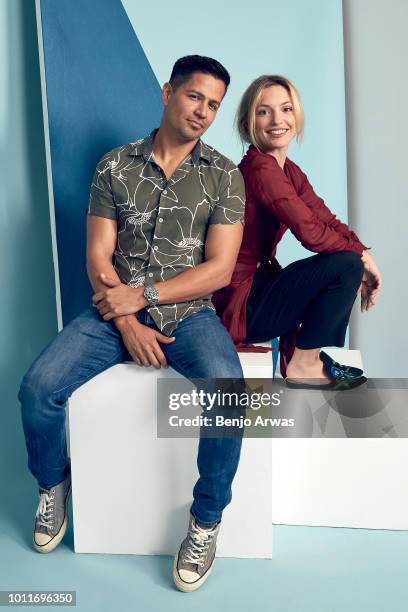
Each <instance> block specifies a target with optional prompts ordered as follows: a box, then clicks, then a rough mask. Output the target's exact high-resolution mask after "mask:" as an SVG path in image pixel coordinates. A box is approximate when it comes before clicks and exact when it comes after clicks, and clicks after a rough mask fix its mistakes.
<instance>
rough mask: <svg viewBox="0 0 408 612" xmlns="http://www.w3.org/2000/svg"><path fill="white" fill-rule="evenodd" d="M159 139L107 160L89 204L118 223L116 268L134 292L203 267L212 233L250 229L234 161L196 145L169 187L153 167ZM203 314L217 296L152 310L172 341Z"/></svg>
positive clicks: (116, 152)
mask: <svg viewBox="0 0 408 612" xmlns="http://www.w3.org/2000/svg"><path fill="white" fill-rule="evenodd" d="M154 135H155V131H153V132H152V133H151V134H150V136H148V137H147V138H145V139H143V140H138V141H137V142H133V143H130V144H127V145H124V146H122V147H118V148H116V149H113V150H112V151H110V152H109V153H107V154H106V155H105V156H104V157H103V158H102V159H101V160H100V162H99V163H98V165H97V167H96V170H95V174H94V177H93V181H92V187H91V194H90V199H89V206H88V214H90V215H96V216H100V217H106V218H108V219H115V220H116V221H117V243H116V248H115V252H114V258H113V265H114V267H115V270H116V272H117V273H118V276H119V278H120V279H121V281H122V282H123V283H126V284H127V285H129V286H130V287H142V286H144V285H153V284H155V283H158V282H161V281H165V280H168V279H170V278H173V277H175V276H177V275H179V274H180V273H181V272H185V271H186V270H189V269H191V268H194V267H195V266H197V265H198V264H200V263H202V262H203V261H204V246H205V240H206V234H207V230H208V226H209V225H211V224H215V223H221V224H227V225H229V224H233V223H237V222H240V223H242V224H243V223H244V206H245V186H244V181H243V178H242V175H241V173H240V171H239V170H238V168H237V167H236V166H235V165H234V164H233V163H232V162H231V161H230V160H229V159H227V158H226V157H224V156H223V155H221V154H220V153H218V151H216V150H215V149H213V148H211V147H209V146H208V145H206V144H204V143H203V142H202V141H198V142H197V144H196V146H195V147H194V149H193V151H192V152H191V154H190V155H189V156H188V157H187V158H186V159H185V160H184V161H183V162H182V163H181V164H180V166H179V167H178V168H177V170H176V171H175V172H174V174H173V175H172V177H171V178H170V179H169V180H167V178H166V176H165V174H164V172H163V170H162V169H161V168H160V166H159V165H158V164H157V163H156V162H155V160H154V156H153V140H154ZM203 308H211V309H213V310H214V306H213V304H212V302H211V295H207V296H204V297H201V298H199V299H195V300H192V301H188V302H179V303H177V304H160V305H157V306H155V307H148V308H147V310H148V312H149V314H150V315H151V317H152V318H153V319H154V321H155V323H156V325H157V326H158V327H159V329H160V330H161V331H162V332H163V333H165V334H167V335H171V334H172V332H173V331H174V330H175V328H176V327H177V325H178V323H179V322H180V321H182V320H183V319H185V318H186V317H187V316H190V315H192V314H194V313H196V312H199V311H200V310H202V309H203Z"/></svg>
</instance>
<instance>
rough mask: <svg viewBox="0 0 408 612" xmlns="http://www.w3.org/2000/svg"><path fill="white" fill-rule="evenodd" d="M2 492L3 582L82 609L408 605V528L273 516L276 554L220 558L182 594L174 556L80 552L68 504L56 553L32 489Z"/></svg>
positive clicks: (291, 611) (326, 611)
mask: <svg viewBox="0 0 408 612" xmlns="http://www.w3.org/2000/svg"><path fill="white" fill-rule="evenodd" d="M111 494H112V495H114V494H115V493H114V492H111ZM4 495H7V499H6V503H5V504H2V510H3V512H2V516H1V522H0V525H1V534H0V550H1V573H0V583H1V584H0V588H1V589H2V590H25V591H27V590H36V591H39V590H75V591H76V596H77V609H78V610H81V611H84V612H93V611H94V610H95V611H96V610H98V611H99V612H110V611H112V612H113V611H115V612H118V611H123V612H128V611H132V612H133V611H143V612H144V611H148V610H154V611H156V610H157V611H159V610H160V611H164V610H166V611H168V612H170V611H173V610H174V611H177V612H182V611H183V610H189V611H191V610H194V611H204V610H212V611H214V612H218V610H234V612H240V611H241V610H246V611H248V610H250V611H251V612H258V611H261V610H262V611H264V610H270V611H276V612H309V611H310V612H346V611H347V612H349V611H353V612H354V611H356V612H357V611H358V612H366V611H367V612H368V611H369V612H380V611H381V612H403V611H404V612H405V611H406V609H407V604H408V588H407V578H406V575H407V559H408V532H404V531H383V530H368V529H367V530H365V529H339V528H330V527H298V526H296V527H295V526H286V525H276V526H275V527H274V536H273V537H274V551H273V554H274V558H273V559H272V560H245V559H217V560H216V563H215V566H214V570H213V573H212V575H211V576H210V578H209V579H208V581H207V582H206V583H205V584H204V585H203V587H202V588H201V589H199V590H198V591H196V592H195V593H191V594H185V593H180V592H179V591H177V590H176V589H175V587H174V586H173V583H172V579H171V570H172V561H173V559H172V558H171V557H164V556H163V557H160V556H154V557H153V556H140V557H139V556H133V555H95V554H75V553H74V539H73V531H72V513H71V509H70V515H69V516H70V519H71V520H70V526H69V529H68V532H67V534H66V536H65V538H64V540H63V542H62V544H61V545H60V546H59V547H58V548H57V549H56V550H55V551H54V552H53V553H51V554H48V555H41V554H38V553H36V552H35V551H34V550H33V549H32V548H31V528H32V524H33V517H34V514H35V509H36V503H37V498H36V497H35V495H36V494H35V492H33V494H32V495H31V494H30V495H26V496H25V499H24V497H23V496H22V488H21V486H18V487H17V486H15V487H10V488H9V490H8V491H6V490H5V489H4V488H3V491H2V498H3V499H5V498H4ZM117 507H118V511H117V515H116V516H112V522H115V521H120V499H119V498H118V504H117ZM253 520H254V521H256V511H254V516H253ZM140 528H141V529H154V525H141V526H140ZM19 609H21V608H20V607H19ZM48 609H49V610H51V609H52V610H54V609H60V608H57V607H55V606H48Z"/></svg>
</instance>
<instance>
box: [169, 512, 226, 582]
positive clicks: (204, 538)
mask: <svg viewBox="0 0 408 612" xmlns="http://www.w3.org/2000/svg"><path fill="white" fill-rule="evenodd" d="M220 526H221V521H219V522H218V523H217V524H216V525H214V526H213V527H210V528H204V527H200V526H199V525H197V524H196V522H195V518H194V516H193V515H192V514H191V513H190V522H189V525H188V532H187V537H186V538H185V540H183V542H182V543H181V546H180V550H179V551H178V553H177V555H176V556H175V559H174V564H173V580H174V583H175V585H176V587H177V588H178V589H179V590H180V591H184V592H185V593H190V592H191V591H195V590H196V589H198V588H199V587H200V586H201V585H202V584H203V582H205V580H207V578H208V576H209V575H210V573H211V570H212V566H213V565H214V560H215V551H216V544H217V536H218V532H219V530H220Z"/></svg>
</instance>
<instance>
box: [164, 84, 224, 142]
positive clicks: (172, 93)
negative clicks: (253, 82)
mask: <svg viewBox="0 0 408 612" xmlns="http://www.w3.org/2000/svg"><path fill="white" fill-rule="evenodd" d="M224 94H225V84H224V82H223V81H221V80H220V79H216V78H214V77H213V76H211V75H210V74H204V73H202V72H194V73H193V74H192V75H191V77H190V78H189V79H188V81H185V82H184V83H182V84H181V85H179V87H177V89H176V90H173V88H172V87H171V85H170V84H169V83H166V84H165V85H164V87H163V94H162V97H163V103H164V107H165V108H164V116H163V118H164V120H165V122H166V124H167V125H168V126H169V127H170V128H171V129H172V130H174V132H175V133H176V134H177V135H178V136H179V137H180V138H181V139H183V140H185V141H187V142H188V141H191V140H197V139H198V138H200V137H201V136H202V134H204V132H205V131H206V130H208V128H209V127H210V125H211V124H212V122H213V121H214V119H215V116H216V114H217V111H218V108H219V106H220V104H221V100H222V98H223V97H224Z"/></svg>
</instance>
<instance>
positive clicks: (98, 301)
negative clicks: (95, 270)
mask: <svg viewBox="0 0 408 612" xmlns="http://www.w3.org/2000/svg"><path fill="white" fill-rule="evenodd" d="M99 278H100V280H101V281H102V282H103V284H104V285H105V286H106V289H105V290H104V291H98V293H95V295H94V296H93V298H92V302H93V303H94V304H95V306H96V307H97V309H98V310H99V314H100V315H101V316H102V317H103V318H104V319H105V321H109V320H110V319H113V318H114V317H119V316H121V315H130V314H134V313H136V312H139V310H142V308H145V307H146V306H147V300H146V298H145V297H144V295H143V287H138V288H136V289H133V288H132V287H129V286H128V285H125V284H124V283H121V282H120V281H117V280H114V279H112V278H109V277H108V276H106V275H105V274H100V275H99Z"/></svg>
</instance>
